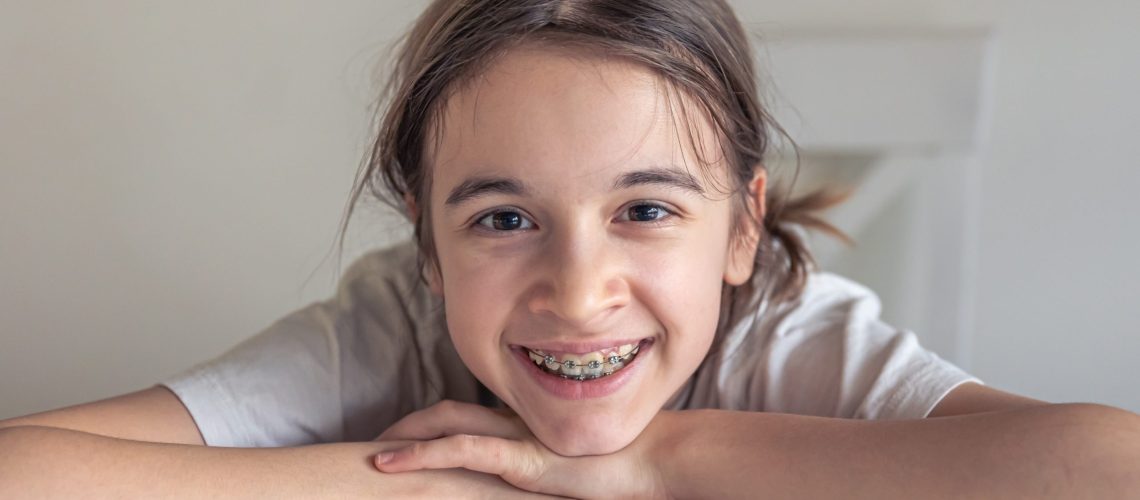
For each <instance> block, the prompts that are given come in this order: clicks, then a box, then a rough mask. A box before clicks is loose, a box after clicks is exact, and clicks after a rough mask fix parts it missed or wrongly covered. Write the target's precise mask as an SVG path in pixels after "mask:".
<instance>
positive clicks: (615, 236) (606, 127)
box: [428, 46, 763, 455]
mask: <svg viewBox="0 0 1140 500" xmlns="http://www.w3.org/2000/svg"><path fill="white" fill-rule="evenodd" d="M569 50H570V49H555V48H544V47H539V46H529V47H523V48H517V49H513V50H511V51H509V52H508V53H506V54H504V55H503V56H502V57H500V58H498V59H496V60H495V62H494V63H493V64H492V65H491V66H490V67H489V68H487V70H486V71H485V73H483V74H482V75H480V76H479V77H477V78H476V79H475V80H474V81H473V82H471V83H470V84H468V85H465V86H463V87H462V88H461V89H460V90H458V91H457V93H456V94H455V95H453V96H452V97H451V98H450V99H449V100H448V101H447V104H446V108H445V110H444V112H443V114H442V118H441V124H440V125H441V126H439V127H437V128H436V130H437V133H438V134H440V135H439V137H438V139H439V141H438V143H433V141H432V140H430V139H429V141H428V143H429V144H438V149H434V150H433V151H431V152H430V154H429V155H428V157H429V158H428V164H429V165H430V168H431V169H432V186H431V192H430V199H429V203H430V213H429V216H430V218H431V222H432V234H431V235H432V237H433V238H434V241H435V247H436V249H437V252H438V254H437V255H438V261H439V270H438V271H439V274H438V275H436V276H434V277H433V278H432V280H434V283H433V289H434V290H436V291H437V293H442V295H443V297H444V302H445V304H446V306H445V307H446V316H447V324H448V328H449V330H450V332H451V336H452V339H453V341H454V344H455V346H456V349H457V350H458V352H459V355H460V356H461V357H462V359H463V361H464V362H465V363H466V364H467V366H468V367H469V368H470V369H471V371H472V373H474V374H475V376H476V377H478V378H479V380H481V381H482V382H483V383H484V384H485V385H486V386H487V387H488V388H489V389H491V390H492V391H493V392H494V393H495V394H496V395H498V396H499V397H500V398H501V399H502V400H503V401H504V402H505V403H506V404H507V405H509V406H510V407H511V408H512V409H514V410H515V411H516V412H517V413H518V414H519V415H520V416H521V417H522V419H523V420H524V421H525V423H526V424H527V426H528V427H529V428H530V430H531V431H532V432H534V434H535V435H536V436H537V437H538V439H539V440H541V441H542V442H543V443H544V444H545V445H546V446H548V447H550V448H551V449H553V450H554V451H556V452H558V453H561V454H565V455H581V454H599V453H609V452H613V451H616V450H618V449H620V448H622V447H624V446H625V445H627V444H629V443H630V442H631V441H632V440H633V439H634V438H635V437H637V435H638V434H639V433H640V432H641V431H642V430H643V429H644V428H645V426H646V425H647V424H648V423H649V421H650V420H651V419H652V418H653V416H654V415H655V414H656V413H657V412H658V411H659V410H660V409H661V407H662V406H663V405H664V404H665V403H666V402H667V401H668V400H669V399H670V398H671V397H672V396H674V394H675V393H676V392H677V391H678V389H679V388H680V387H681V386H682V385H683V384H684V383H685V381H686V380H687V379H688V377H689V376H690V375H692V373H693V372H694V370H695V369H696V368H697V366H698V365H699V364H700V363H701V361H702V360H703V358H704V356H705V354H706V353H707V352H708V349H709V346H710V344H711V342H712V340H713V335H714V332H715V331H716V326H717V320H718V314H719V311H720V297H721V285H722V283H723V282H724V281H725V280H727V281H728V282H730V283H732V284H739V283H741V282H743V281H744V280H745V279H747V278H748V276H749V274H750V273H751V269H752V268H751V261H752V253H751V251H749V250H740V249H739V248H738V249H737V250H736V251H733V250H731V249H732V247H733V246H734V245H732V244H730V243H732V240H731V239H730V226H731V223H732V220H731V218H732V217H733V213H735V212H734V211H733V209H732V204H733V203H734V201H733V198H732V197H730V196H727V195H725V194H724V192H725V187H726V186H731V182H730V181H729V180H728V179H729V177H728V174H727V171H726V167H725V165H724V163H723V161H721V162H720V163H717V164H715V165H713V166H712V168H710V169H709V175H708V176H706V175H704V174H703V172H704V170H703V169H701V168H700V167H699V166H698V165H699V163H698V160H697V159H698V156H697V155H696V154H695V152H694V151H693V148H694V146H697V147H703V148H705V153H704V155H703V157H704V158H711V159H718V158H722V155H721V153H720V149H719V146H717V145H716V143H715V141H716V139H715V135H714V133H713V130H712V128H711V127H710V126H709V125H708V124H707V123H706V122H705V121H704V119H703V118H702V119H698V120H695V121H693V122H690V123H688V126H690V127H693V132H696V133H697V136H698V137H700V138H701V139H700V140H701V141H702V142H701V144H699V145H694V144H692V141H690V140H689V135H688V134H689V129H688V128H686V126H685V125H683V124H681V125H680V126H675V123H674V121H673V117H672V115H671V114H670V113H669V111H668V106H669V102H668V99H669V97H668V94H667V93H666V92H664V90H663V84H662V83H661V81H660V80H659V79H658V78H657V77H655V76H654V75H653V74H652V73H651V72H650V71H648V70H646V69H644V68H642V67H641V66H639V65H636V64H634V63H631V62H628V61H625V60H622V59H618V58H604V57H602V56H600V55H591V54H587V53H571V52H568V51H569ZM673 104H675V105H678V104H679V103H677V102H674V103H673ZM693 111H695V109H694V110H693ZM675 116H676V119H677V120H682V119H684V118H683V117H684V116H686V114H685V113H682V112H681V111H680V109H677V112H676V115H675ZM688 116H700V114H699V113H696V112H693V113H688ZM760 192H763V191H762V186H761V191H760ZM746 247H747V246H746ZM747 248H750V249H751V248H754V247H747ZM591 362H593V363H591ZM606 373H610V374H609V375H606ZM595 376H597V377H598V378H592V377H595ZM566 377H569V378H566ZM578 377H582V378H584V379H585V380H582V381H579V380H577V378H578Z"/></svg>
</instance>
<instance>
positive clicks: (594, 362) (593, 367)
mask: <svg viewBox="0 0 1140 500" xmlns="http://www.w3.org/2000/svg"><path fill="white" fill-rule="evenodd" d="M582 364H583V366H582V374H583V375H586V376H588V377H599V376H601V375H602V365H604V363H603V361H602V353H600V352H597V351H595V352H591V353H590V354H587V355H585V356H582Z"/></svg>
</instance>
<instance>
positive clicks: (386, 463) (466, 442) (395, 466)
mask: <svg viewBox="0 0 1140 500" xmlns="http://www.w3.org/2000/svg"><path fill="white" fill-rule="evenodd" d="M543 462H544V460H543V458H542V457H541V455H540V452H539V450H538V449H536V447H535V446H534V445H533V444H531V443H528V442H524V441H516V440H512V439H503V438H499V437H492V436H476V435H471V434H455V435H451V436H447V437H444V438H440V439H435V440H432V441H422V442H419V443H415V444H413V445H411V446H407V447H404V448H401V449H399V450H394V451H387V452H384V453H380V454H379V455H376V459H375V464H376V468H377V469H380V470H381V471H382V472H404V471H411V470H421V469H451V468H456V467H461V468H464V469H468V470H473V471H477V472H484V473H487V474H494V475H496V476H500V477H502V478H503V479H504V480H506V481H507V482H509V483H511V484H514V485H516V486H519V487H523V488H527V486H534V485H535V483H536V482H537V480H538V478H540V477H541V476H542V472H543V471H544V470H545V464H544V463H543ZM527 489H532V488H527Z"/></svg>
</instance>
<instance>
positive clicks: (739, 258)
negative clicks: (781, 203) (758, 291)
mask: <svg viewBox="0 0 1140 500" xmlns="http://www.w3.org/2000/svg"><path fill="white" fill-rule="evenodd" d="M754 170H755V174H753V176H752V180H751V181H750V182H749V183H748V209H749V210H748V211H747V212H743V213H741V214H740V217H741V220H739V221H737V223H738V224H739V225H740V227H741V229H742V230H741V231H739V232H738V234H736V235H735V236H734V237H733V238H732V240H731V241H729V242H728V255H727V258H726V259H725V267H724V281H725V283H728V284H729V285H732V286H740V285H743V284H745V283H747V282H748V279H749V278H751V277H752V271H753V268H754V267H755V265H756V247H757V245H759V244H760V231H761V228H762V227H763V226H764V214H765V213H766V210H767V205H765V198H764V193H765V192H766V190H767V187H768V170H767V169H765V168H764V166H763V165H756V167H755V168H754ZM753 215H754V216H755V217H753Z"/></svg>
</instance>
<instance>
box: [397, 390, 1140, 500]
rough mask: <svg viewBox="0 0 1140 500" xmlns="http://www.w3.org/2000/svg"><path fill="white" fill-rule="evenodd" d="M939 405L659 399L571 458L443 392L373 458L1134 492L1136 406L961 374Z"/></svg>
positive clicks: (639, 474) (690, 493)
mask: <svg viewBox="0 0 1140 500" xmlns="http://www.w3.org/2000/svg"><path fill="white" fill-rule="evenodd" d="M933 415H943V416H942V417H938V418H927V419H922V420H894V421H891V420H880V421H868V420H851V419H838V418H822V417H808V416H797V415H788V414H777V413H759V412H736V411H725V410H693V411H675V412H670V411H665V412H661V413H659V414H658V415H657V417H656V418H655V419H654V420H653V421H652V422H651V423H650V425H649V427H647V428H646V430H645V432H643V433H642V434H641V436H639V437H638V438H637V439H636V440H635V441H634V442H633V443H632V444H630V445H629V446H627V447H625V448H624V449H622V450H620V451H618V452H616V453H613V454H610V455H600V456H593V457H574V458H569V457H561V456H558V455H556V454H554V453H553V452H550V451H549V450H547V449H546V448H545V447H543V446H541V444H540V443H538V442H537V441H535V440H534V439H533V436H531V435H529V433H527V432H525V430H526V429H525V425H523V424H521V422H520V421H519V420H518V419H517V418H507V417H501V416H500V417H498V418H492V416H491V415H489V414H487V412H486V411H485V410H481V409H479V408H475V407H472V406H471V405H461V404H449V405H437V406H436V407H433V408H429V409H428V410H424V411H422V412H419V413H415V414H412V415H410V416H409V417H406V418H405V419H404V420H402V421H401V422H398V423H397V424H396V425H395V426H394V427H393V428H392V429H389V431H388V433H391V434H392V435H394V436H398V437H399V438H401V439H417V440H427V441H420V442H418V443H416V444H415V445H412V446H408V447H406V448H403V449H401V450H399V451H397V452H396V453H394V454H392V455H390V456H387V457H377V459H376V463H377V467H378V468H379V469H380V470H383V471H386V472H397V471H412V470H422V469H438V468H446V467H465V468H468V469H472V470H478V471H483V472H487V473H492V474H497V475H499V476H501V477H503V478H504V479H506V480H507V481H508V482H510V483H511V484H514V485H516V486H519V487H521V488H523V489H528V490H531V491H543V492H552V493H558V494H564V495H569V496H576V497H583V498H595V497H599V498H600V497H619V496H629V497H639V498H640V497H649V496H654V497H674V498H748V497H756V496H764V497H771V498H948V497H967V498H1010V497H1016V498H1021V497H1031V498H1042V497H1046V498H1116V497H1124V496H1128V495H1134V494H1135V492H1136V491H1140V416H1137V415H1135V414H1132V413H1129V412H1126V411H1123V410H1118V409H1115V408H1110V407H1106V406H1099V405H1089V404H1068V405H1048V404H1045V403H1042V402H1040V401H1035V400H1032V399H1029V398H1024V397H1021V396H1016V395H1013V394H1008V393H1003V392H1001V391H996V390H993V389H990V388H987V387H985V386H981V385H977V384H966V385H963V386H960V387H959V388H958V389H956V390H955V391H954V392H952V393H951V394H950V395H948V396H947V397H945V398H943V400H942V402H941V403H940V404H939V405H938V407H937V408H936V409H935V411H934V413H933ZM461 416H462V418H460V417H461ZM386 434H387V433H386ZM439 436H446V437H443V438H440V439H434V438H436V437H439Z"/></svg>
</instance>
